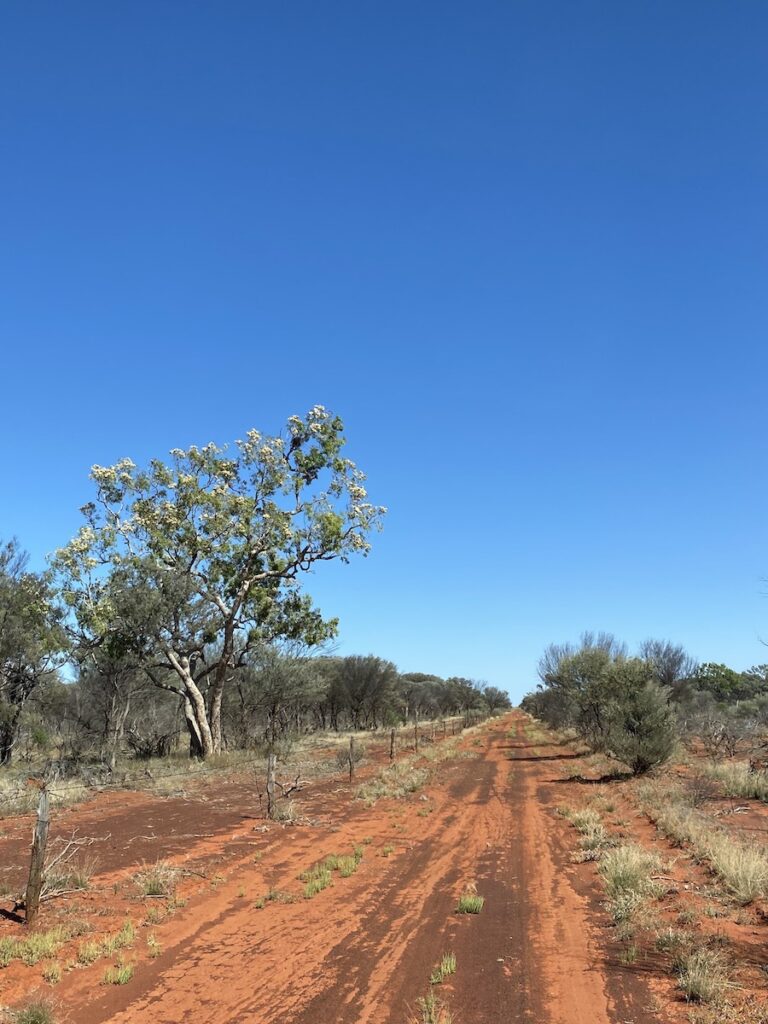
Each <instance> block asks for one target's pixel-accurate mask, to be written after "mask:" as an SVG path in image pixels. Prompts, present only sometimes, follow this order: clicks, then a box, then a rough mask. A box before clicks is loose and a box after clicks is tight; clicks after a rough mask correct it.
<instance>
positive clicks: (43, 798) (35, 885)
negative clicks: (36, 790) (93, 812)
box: [24, 782, 51, 925]
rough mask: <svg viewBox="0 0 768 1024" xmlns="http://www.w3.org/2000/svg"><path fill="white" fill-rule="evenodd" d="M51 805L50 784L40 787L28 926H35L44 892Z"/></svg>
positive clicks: (27, 906)
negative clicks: (49, 796)
mask: <svg viewBox="0 0 768 1024" xmlns="http://www.w3.org/2000/svg"><path fill="white" fill-rule="evenodd" d="M50 823H51V818H50V804H49V800H48V783H47V782H44V783H43V784H42V785H41V786H40V799H39V801H38V804H37V821H36V822H35V832H34V836H33V839H32V859H31V861H30V865H29V880H28V882H27V889H26V892H25V894H24V917H25V920H26V922H27V924H28V925H31V924H34V921H35V918H36V917H37V912H38V910H39V909H40V894H41V893H42V891H43V882H44V878H43V875H44V871H45V848H46V846H47V844H48V827H49V826H50Z"/></svg>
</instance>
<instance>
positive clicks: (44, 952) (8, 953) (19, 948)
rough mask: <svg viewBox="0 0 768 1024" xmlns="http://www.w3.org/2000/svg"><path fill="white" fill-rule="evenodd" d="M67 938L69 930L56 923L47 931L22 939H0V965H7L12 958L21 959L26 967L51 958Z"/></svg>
mask: <svg viewBox="0 0 768 1024" xmlns="http://www.w3.org/2000/svg"><path fill="white" fill-rule="evenodd" d="M68 938H70V932H69V931H68V930H67V929H66V928H64V927H62V926H61V925H57V926H56V927H55V928H51V929H49V930H48V931H47V932H35V933H34V934H32V935H25V936H24V938H22V939H10V938H7V939H1V940H0V967H7V966H8V964H9V963H11V961H12V960H21V962H22V963H24V964H26V965H27V966H28V967H34V965H35V964H37V963H39V962H40V961H41V960H53V959H54V957H55V956H56V955H57V954H58V952H59V950H60V949H61V947H62V946H63V945H64V943H65V942H66V941H67V939H68Z"/></svg>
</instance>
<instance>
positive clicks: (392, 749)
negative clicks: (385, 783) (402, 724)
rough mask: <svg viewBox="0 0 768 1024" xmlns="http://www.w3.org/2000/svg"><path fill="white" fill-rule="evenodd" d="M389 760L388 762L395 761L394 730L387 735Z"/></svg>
mask: <svg viewBox="0 0 768 1024" xmlns="http://www.w3.org/2000/svg"><path fill="white" fill-rule="evenodd" d="M389 760H390V761H394V760H395V730H394V729H393V730H392V732H390V734H389Z"/></svg>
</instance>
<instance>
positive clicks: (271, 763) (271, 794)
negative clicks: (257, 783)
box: [267, 750, 277, 820]
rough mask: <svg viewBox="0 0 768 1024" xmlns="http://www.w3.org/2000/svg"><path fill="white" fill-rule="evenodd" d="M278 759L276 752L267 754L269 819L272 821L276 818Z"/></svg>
mask: <svg viewBox="0 0 768 1024" xmlns="http://www.w3.org/2000/svg"><path fill="white" fill-rule="evenodd" d="M276 766H277V757H276V755H275V753H274V751H272V750H270V752H269V753H268V754H267V817H268V818H269V819H270V820H271V819H272V818H274V816H275V769H276Z"/></svg>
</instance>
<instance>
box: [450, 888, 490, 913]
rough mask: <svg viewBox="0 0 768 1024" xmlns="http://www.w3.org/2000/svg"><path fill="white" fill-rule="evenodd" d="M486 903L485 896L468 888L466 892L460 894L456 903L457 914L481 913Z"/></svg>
mask: <svg viewBox="0 0 768 1024" xmlns="http://www.w3.org/2000/svg"><path fill="white" fill-rule="evenodd" d="M484 905H485V897H484V896H478V894H477V893H476V892H475V891H474V890H472V889H468V890H467V891H466V892H464V893H462V894H461V896H459V902H458V904H457V905H456V913H457V914H479V913H480V911H481V910H482V909H483V906H484Z"/></svg>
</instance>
